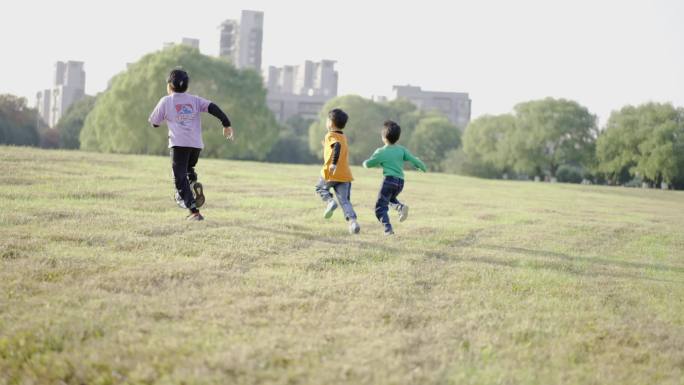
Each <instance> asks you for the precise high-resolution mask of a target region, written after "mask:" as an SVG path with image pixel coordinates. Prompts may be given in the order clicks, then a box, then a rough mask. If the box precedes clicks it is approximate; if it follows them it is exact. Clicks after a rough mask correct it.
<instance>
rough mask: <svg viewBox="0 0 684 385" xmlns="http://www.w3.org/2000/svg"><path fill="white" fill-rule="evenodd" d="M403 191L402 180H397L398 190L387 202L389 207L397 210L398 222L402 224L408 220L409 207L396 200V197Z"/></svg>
mask: <svg viewBox="0 0 684 385" xmlns="http://www.w3.org/2000/svg"><path fill="white" fill-rule="evenodd" d="M403 189H404V180H403V179H399V190H398V191H397V192H396V194H394V196H393V197H391V198H390V200H389V207H391V208H393V209H395V210H397V212H398V213H399V222H403V221H405V220H406V218H408V211H409V207H408V206H407V205H405V204H403V203H401V202H399V200H398V199H397V196H398V195H399V194H400V193H401V191H402V190H403Z"/></svg>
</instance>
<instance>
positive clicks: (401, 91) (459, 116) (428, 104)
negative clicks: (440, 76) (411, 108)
mask: <svg viewBox="0 0 684 385" xmlns="http://www.w3.org/2000/svg"><path fill="white" fill-rule="evenodd" d="M392 89H393V97H392V98H393V99H407V100H409V101H410V102H411V103H413V104H415V105H416V106H417V107H418V108H419V109H421V110H424V111H431V110H433V111H434V110H436V111H441V112H442V113H444V114H445V115H446V116H447V117H448V118H449V121H450V122H451V123H453V124H455V125H456V126H458V127H459V128H461V129H464V128H465V127H466V126H467V125H468V123H469V122H470V107H471V103H472V101H471V100H470V97H469V96H468V94H467V93H464V92H439V91H423V90H422V89H421V88H420V87H415V86H409V85H407V86H394V87H392Z"/></svg>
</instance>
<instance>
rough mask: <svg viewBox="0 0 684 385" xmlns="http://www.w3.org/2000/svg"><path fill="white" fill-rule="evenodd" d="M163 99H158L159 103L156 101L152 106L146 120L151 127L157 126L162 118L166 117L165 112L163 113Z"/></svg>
mask: <svg viewBox="0 0 684 385" xmlns="http://www.w3.org/2000/svg"><path fill="white" fill-rule="evenodd" d="M163 100H164V99H162V100H160V101H159V103H157V106H156V107H154V110H152V113H151V114H150V117H149V118H148V119H147V121H148V122H150V124H151V125H152V127H159V126H160V125H161V124H162V122H163V121H164V119H166V114H165V113H164V103H163Z"/></svg>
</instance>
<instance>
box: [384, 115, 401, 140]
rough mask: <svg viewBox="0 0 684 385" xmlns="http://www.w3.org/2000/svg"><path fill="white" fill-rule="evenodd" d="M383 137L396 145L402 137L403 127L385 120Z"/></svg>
mask: <svg viewBox="0 0 684 385" xmlns="http://www.w3.org/2000/svg"><path fill="white" fill-rule="evenodd" d="M382 136H384V137H385V139H387V141H388V142H390V143H391V144H394V143H396V142H397V140H399V137H400V136H401V127H399V125H398V124H396V123H395V122H393V121H391V120H385V124H384V127H383V128H382Z"/></svg>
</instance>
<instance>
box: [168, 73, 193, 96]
mask: <svg viewBox="0 0 684 385" xmlns="http://www.w3.org/2000/svg"><path fill="white" fill-rule="evenodd" d="M166 82H167V83H169V84H170V85H171V89H172V90H173V92H178V93H183V92H185V91H187V90H188V84H190V76H188V73H187V72H185V71H183V70H181V69H175V70H172V71H171V72H170V73H169V78H168V79H166Z"/></svg>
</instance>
